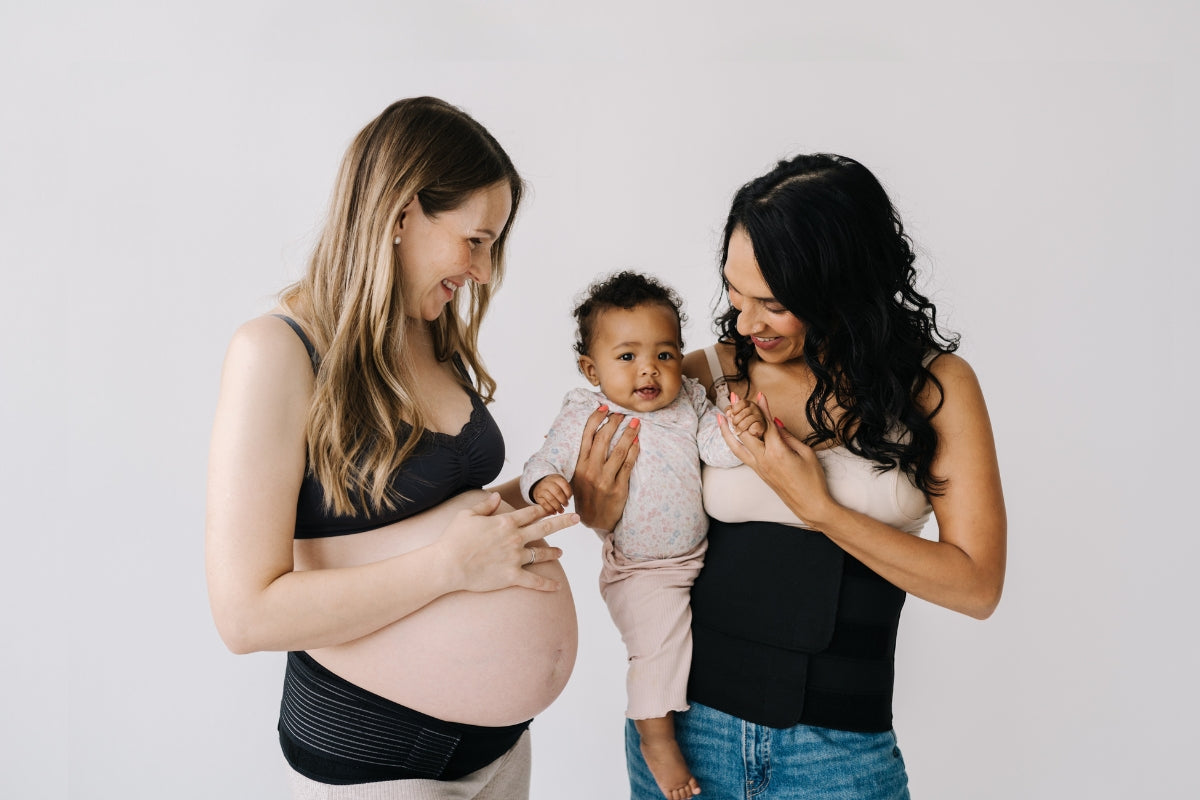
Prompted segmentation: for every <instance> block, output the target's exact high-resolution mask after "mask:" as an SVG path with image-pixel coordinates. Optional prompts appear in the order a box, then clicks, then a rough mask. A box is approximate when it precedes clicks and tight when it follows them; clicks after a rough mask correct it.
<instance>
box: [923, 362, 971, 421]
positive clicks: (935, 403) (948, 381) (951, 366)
mask: <svg viewBox="0 0 1200 800" xmlns="http://www.w3.org/2000/svg"><path fill="white" fill-rule="evenodd" d="M928 368H929V372H930V374H932V375H933V377H934V378H935V379H936V380H937V384H933V383H932V382H930V383H928V384H926V385H925V387H924V388H923V389H922V390H921V393H920V395H918V397H917V402H918V404H919V405H920V406H921V407H922V408H924V409H926V410H927V411H928V412H929V413H933V414H934V418H933V419H934V423H935V425H936V424H937V422H938V419H937V417H939V416H943V415H946V416H949V417H956V416H958V415H959V414H960V413H967V414H973V413H975V412H976V411H977V410H978V409H979V408H981V407H982V405H983V390H982V389H981V388H980V385H979V378H978V376H976V374H975V370H974V369H972V368H971V365H970V364H969V363H967V360H966V359H965V358H963V357H962V356H960V355H958V354H957V353H940V354H938V355H936V356H934V358H933V360H932V361H930V362H929V364H928Z"/></svg>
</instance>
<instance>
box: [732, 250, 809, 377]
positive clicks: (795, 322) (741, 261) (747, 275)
mask: <svg viewBox="0 0 1200 800" xmlns="http://www.w3.org/2000/svg"><path fill="white" fill-rule="evenodd" d="M724 273H725V282H726V283H727V284H728V285H729V302H730V304H732V305H733V307H734V308H736V309H737V310H738V318H737V331H738V333H740V334H741V335H743V336H749V337H750V341H751V342H753V344H754V350H755V353H756V354H757V355H758V357H759V358H760V359H762V360H763V361H766V362H768V363H771V364H782V363H784V362H786V361H791V360H793V359H796V358H803V357H804V331H805V325H804V322H803V321H802V320H800V319H799V318H798V317H796V315H795V314H793V313H792V312H790V311H788V310H787V309H786V308H784V306H783V303H780V302H779V301H778V300H776V299H775V296H774V294H773V293H772V291H771V287H769V286H767V281H766V279H765V278H763V275H762V271H761V270H760V269H759V267H758V259H756V258H755V257H754V245H753V244H751V242H750V237H749V236H748V235H747V234H746V230H745V229H744V228H742V227H738V228H736V229H734V231H733V234H732V235H731V236H730V237H729V251H728V256H727V257H726V259H725V268H724Z"/></svg>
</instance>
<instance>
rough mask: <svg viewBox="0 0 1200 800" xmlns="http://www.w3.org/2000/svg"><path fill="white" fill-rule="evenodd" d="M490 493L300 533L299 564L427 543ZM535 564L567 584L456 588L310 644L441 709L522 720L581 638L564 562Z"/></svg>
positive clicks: (347, 671)
mask: <svg viewBox="0 0 1200 800" xmlns="http://www.w3.org/2000/svg"><path fill="white" fill-rule="evenodd" d="M484 496H485V495H484V493H483V492H481V491H470V492H465V493H463V494H461V495H458V496H457V497H454V498H452V499H450V500H447V501H446V502H445V503H442V504H441V505H440V506H438V507H437V508H434V509H431V510H429V511H426V512H424V513H422V514H418V515H417V516H415V517H410V518H408V519H406V520H402V521H401V522H397V523H395V524H392V525H389V526H387V527H384V528H378V529H376V530H372V531H367V532H365V533H356V534H351V535H348V536H334V537H329V538H325V539H298V540H296V543H295V557H296V569H297V570H307V569H321V568H333V567H348V566H355V565H358V564H366V563H371V562H374V561H380V560H382V559H385V558H390V557H392V556H396V555H400V554H402V553H407V552H410V551H413V550H416V549H418V548H421V547H424V546H425V545H428V544H430V543H431V542H433V541H434V540H436V539H437V538H438V536H439V535H440V534H441V532H442V531H443V530H444V529H445V527H446V525H447V524H449V522H450V519H451V517H453V515H454V514H455V513H457V512H458V511H460V510H462V509H464V508H469V507H471V506H473V505H476V504H478V503H479V501H480V500H481V499H482V498H483V497H484ZM508 510H510V509H509V508H508V507H507V506H505V505H502V506H501V511H508ZM527 569H531V570H533V571H534V572H536V573H537V574H539V575H542V576H545V577H547V578H552V579H554V580H556V581H558V583H559V586H560V588H559V590H558V591H556V592H539V591H534V590H532V589H524V588H518V587H513V588H508V589H501V590H499V591H495V592H486V593H476V592H454V593H452V594H448V595H443V596H442V597H440V598H438V599H437V600H435V601H433V602H432V603H430V604H429V605H427V606H425V607H424V608H422V609H421V610H419V611H417V612H415V613H413V614H410V615H408V616H407V617H405V618H404V619H401V620H398V621H397V622H394V623H392V624H391V625H388V626H387V627H385V628H381V629H380V630H378V631H376V632H375V633H372V634H369V635H367V636H363V637H362V638H359V639H356V640H354V641H352V642H348V643H346V644H342V645H337V646H335V647H326V648H322V649H319V650H310V651H309V654H310V655H311V656H312V657H313V658H314V659H316V660H317V661H319V662H320V663H321V664H323V665H324V666H325V667H326V668H328V669H329V670H330V671H332V672H334V673H335V674H337V675H340V676H341V677H343V678H345V679H346V680H348V681H350V682H351V683H354V684H356V685H358V686H360V687H362V688H364V689H366V690H368V691H371V692H374V693H375V694H378V695H381V696H383V697H386V698H387V699H389V700H392V701H394V702H397V703H401V704H403V705H405V706H408V707H409V708H412V709H415V710H417V711H420V712H422V713H425V714H429V715H430V716H434V717H437V718H439V719H443V720H447V721H452V722H465V723H469V724H472V725H490V726H500V725H512V724H515V723H518V722H523V721H525V720H527V719H530V718H531V717H533V716H534V715H536V714H537V713H539V712H540V711H542V710H543V709H545V708H546V707H547V706H549V705H550V703H551V702H552V701H553V700H554V699H555V698H556V697H558V695H559V693H560V692H562V690H563V687H565V686H566V684H567V679H568V678H569V677H570V675H571V669H572V667H574V665H575V651H576V645H577V643H578V626H577V623H576V619H575V603H574V600H573V599H572V598H571V590H570V587H569V586H568V585H567V577H566V574H565V573H564V572H563V569H562V567H561V566H560V565H559V563H558V562H557V561H550V562H547V563H543V564H537V565H535V566H533V567H527Z"/></svg>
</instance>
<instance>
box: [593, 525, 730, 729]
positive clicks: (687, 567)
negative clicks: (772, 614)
mask: <svg viewBox="0 0 1200 800" xmlns="http://www.w3.org/2000/svg"><path fill="white" fill-rule="evenodd" d="M603 538H604V543H603V546H602V550H601V552H602V557H603V565H602V566H601V568H600V595H601V597H603V598H604V602H605V603H606V604H608V613H609V614H611V615H612V618H613V622H615V623H616V624H617V629H618V630H620V631H621V639H622V640H624V642H625V650H626V652H627V653H628V654H629V672H628V674H627V675H626V693H627V697H628V707H627V708H626V710H625V716H626V717H628V718H629V719H650V718H653V717H665V716H666V715H667V712H669V711H686V710H687V708H688V704H687V681H688V670H689V669H690V667H691V662H692V609H691V605H690V600H691V590H692V583H693V582H694V581H695V580H696V576H697V575H698V574H699V573H700V568H701V567H702V566H704V551H705V550H707V549H708V540H707V539H703V540H701V542H700V544H699V545H697V546H696V548H695V549H694V550H690V551H688V552H686V553H684V554H683V555H680V556H675V557H673V558H661V559H654V560H652V561H633V560H630V559H628V558H626V557H625V556H623V555H622V554H621V553H620V551H618V550H617V549H616V548H615V547H614V546H613V536H612V534H611V533H609V534H605V535H604V537H603Z"/></svg>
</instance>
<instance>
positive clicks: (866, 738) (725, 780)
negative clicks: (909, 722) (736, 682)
mask: <svg viewBox="0 0 1200 800" xmlns="http://www.w3.org/2000/svg"><path fill="white" fill-rule="evenodd" d="M675 736H676V738H677V739H678V740H679V746H680V748H681V749H682V750H683V755H684V758H686V759H687V763H688V766H689V767H690V768H691V770H692V774H693V775H695V776H696V780H697V782H698V783H699V784H700V790H701V792H702V793H701V795H700V799H701V800H808V799H809V798H812V799H813V800H816V798H820V800H909V795H908V774H907V773H906V772H905V771H904V758H903V757H902V756H901V755H900V748H899V747H897V746H896V737H895V735H894V734H893V733H892V732H891V731H888V732H886V733H853V732H850V731H837V730H832V729H830V728H816V727H813V726H811V725H795V726H793V727H791V728H769V727H767V726H765V725H755V724H753V723H751V722H746V721H744V720H741V719H739V718H737V717H734V716H730V715H729V714H726V713H724V712H721V711H717V710H716V709H714V708H709V707H708V706H703V705H700V704H699V703H692V708H691V710H690V711H685V712H682V713H676V714H675ZM625 760H626V763H627V765H628V767H629V787H630V792H631V794H630V796H631V797H632V798H633V800H662V792H661V791H659V788H658V785H657V784H656V783H655V782H654V777H653V776H652V775H651V774H650V770H649V769H647V768H646V762H645V760H643V758H642V752H641V749H640V748H639V739H638V734H637V729H636V728H635V727H634V726H633V722H632V720H630V721H627V723H626V727H625Z"/></svg>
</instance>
